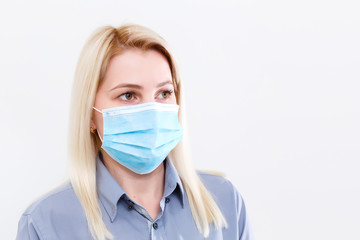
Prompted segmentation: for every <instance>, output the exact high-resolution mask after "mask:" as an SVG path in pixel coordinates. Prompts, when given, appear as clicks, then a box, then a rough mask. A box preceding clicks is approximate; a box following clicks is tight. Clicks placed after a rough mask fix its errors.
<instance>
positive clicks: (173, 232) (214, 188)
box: [16, 155, 253, 240]
mask: <svg viewBox="0 0 360 240" xmlns="http://www.w3.org/2000/svg"><path fill="white" fill-rule="evenodd" d="M165 167H166V168H165V189H164V195H163V198H162V199H161V201H160V207H161V211H160V213H159V214H158V216H157V218H156V219H155V220H153V219H152V218H151V217H150V215H149V213H148V212H147V211H146V209H145V208H144V207H142V206H141V205H139V204H138V203H136V202H135V201H133V200H132V199H131V198H130V197H129V196H128V195H127V194H126V193H125V192H124V190H123V189H122V188H121V186H120V185H119V184H118V183H117V182H116V181H115V179H114V178H113V177H112V176H111V174H110V173H109V171H108V170H107V168H106V167H105V166H104V164H103V162H102V159H101V155H98V157H97V170H96V177H97V188H98V197H99V201H100V208H101V212H102V216H103V220H104V222H105V224H106V226H107V228H108V230H109V231H110V232H111V233H112V234H113V236H114V239H126V240H130V239H136V240H142V239H144V240H149V239H151V240H155V239H156V240H160V239H162V240H166V239H168V240H197V239H204V237H203V236H202V235H201V234H200V233H199V232H198V230H197V228H196V225H195V222H194V219H193V216H192V214H191V211H190V206H189V203H188V198H187V196H186V192H185V191H184V188H183V185H182V183H181V180H180V178H179V176H178V174H177V171H176V169H175V167H174V166H173V164H172V163H171V161H169V160H168V159H166V160H165ZM199 175H200V177H201V179H202V180H203V182H204V184H205V186H206V187H207V189H208V190H209V191H210V192H211V193H212V195H213V197H214V199H215V201H216V202H217V204H218V206H219V207H220V209H221V211H222V213H223V215H224V217H225V218H226V220H227V222H228V225H229V226H228V228H227V229H225V228H222V229H217V230H216V229H215V228H214V227H213V226H211V230H210V236H209V237H208V238H207V239H208V240H220V239H224V240H232V239H233V240H235V239H236V240H238V239H241V240H251V239H253V236H252V233H251V230H250V226H249V220H248V218H247V214H246V210H245V205H244V201H243V199H242V198H241V196H240V194H239V193H238V192H237V190H236V189H235V187H234V186H233V185H232V184H231V182H230V181H229V180H227V179H225V178H223V177H220V176H215V175H212V174H206V173H199ZM16 239H17V240H27V239H32V240H33V239H44V240H45V239H46V240H55V239H64V240H72V239H74V240H75V239H76V240H79V239H92V238H91V234H90V231H89V229H88V224H87V220H86V217H85V214H84V211H83V209H82V207H81V205H80V202H79V200H78V198H77V196H76V195H75V192H74V190H73V188H72V186H71V183H68V184H66V185H64V186H62V187H60V188H58V189H56V190H54V191H52V192H50V193H49V194H47V195H46V196H44V197H42V198H41V199H39V200H37V201H35V202H34V203H32V204H31V205H30V206H29V207H28V208H27V209H26V210H25V212H24V213H23V215H22V216H21V219H20V221H19V225H18V233H17V238H16Z"/></svg>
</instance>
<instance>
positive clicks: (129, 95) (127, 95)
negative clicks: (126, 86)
mask: <svg viewBox="0 0 360 240" xmlns="http://www.w3.org/2000/svg"><path fill="white" fill-rule="evenodd" d="M119 97H120V98H121V99H123V100H126V101H130V100H132V99H133V98H134V93H132V92H126V93H123V94H121V95H120V96H119Z"/></svg>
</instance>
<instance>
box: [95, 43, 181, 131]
mask: <svg viewBox="0 0 360 240" xmlns="http://www.w3.org/2000/svg"><path fill="white" fill-rule="evenodd" d="M147 102H159V103H171V104H176V98H175V94H174V86H173V83H172V76H171V71H170V67H169V64H168V62H167V60H166V58H165V57H164V56H163V55H162V54H161V53H159V52H157V51H155V50H147V51H142V50H140V49H129V50H125V51H124V52H123V53H122V54H120V55H116V56H114V57H113V58H112V59H111V60H110V62H109V64H108V67H107V70H106V72H105V76H104V79H103V81H102V82H101V84H100V86H99V88H98V90H97V93H96V96H95V104H94V107H96V108H97V109H99V110H103V109H106V108H112V107H119V106H129V105H134V104H140V103H147ZM91 127H93V128H95V129H97V130H98V131H99V134H100V135H101V136H102V133H103V131H102V130H103V121H102V114H101V113H99V112H97V111H93V115H92V120H91Z"/></svg>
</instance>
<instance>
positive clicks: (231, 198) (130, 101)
mask: <svg viewBox="0 0 360 240" xmlns="http://www.w3.org/2000/svg"><path fill="white" fill-rule="evenodd" d="M183 97H184V92H183V89H182V85H181V81H180V77H179V74H178V71H177V67H176V63H175V60H174V58H173V54H172V53H171V51H170V49H169V47H168V45H167V43H166V42H165V41H164V40H163V39H162V38H161V37H160V36H159V35H158V34H156V33H154V32H153V31H151V30H150V29H147V28H145V27H142V26H139V25H125V26H121V27H119V28H113V27H110V26H107V27H102V28H100V29H98V30H97V31H96V32H95V34H93V36H92V37H91V38H90V39H89V40H88V42H87V43H86V45H85V47H84V49H83V51H82V53H81V55H80V58H79V61H78V65H77V69H76V73H75V80H74V86H73V92H72V104H71V107H72V109H71V114H70V131H69V133H70V134H69V150H70V151H69V153H70V160H71V168H70V182H69V183H67V184H65V185H64V186H61V187H59V188H57V189H56V190H54V191H52V192H50V193H49V194H47V195H45V196H44V197H42V198H41V199H40V200H37V201H35V202H34V203H33V204H32V205H31V206H29V207H28V209H27V210H26V211H25V212H24V214H23V215H22V217H21V219H20V221H19V228H18V235H17V239H67V240H69V239H99V240H102V239H171V240H174V239H204V238H207V239H242V240H245V239H253V238H252V235H251V231H250V227H249V222H248V219H247V216H246V211H245V206H244V202H243V200H242V198H241V196H240V195H239V193H238V192H237V190H236V189H235V187H234V186H233V185H232V184H231V183H230V182H229V181H228V180H226V179H225V178H223V177H221V176H217V175H212V174H207V173H201V172H196V171H195V170H194V168H193V166H192V164H191V161H190V157H189V154H188V153H187V147H186V137H187V135H186V131H185V130H186V128H185V126H184V122H185V121H184V119H185V118H184V103H183V101H184V100H183Z"/></svg>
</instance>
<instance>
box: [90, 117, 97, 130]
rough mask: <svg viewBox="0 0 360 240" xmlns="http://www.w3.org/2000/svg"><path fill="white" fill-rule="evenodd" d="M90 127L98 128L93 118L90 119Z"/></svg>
mask: <svg viewBox="0 0 360 240" xmlns="http://www.w3.org/2000/svg"><path fill="white" fill-rule="evenodd" d="M90 128H93V129H96V125H95V122H94V121H93V120H92V119H91V120H90Z"/></svg>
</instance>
